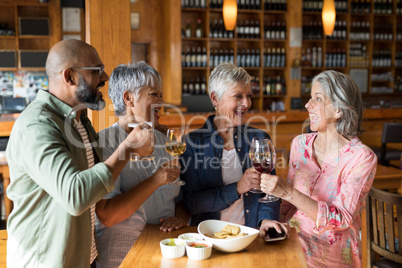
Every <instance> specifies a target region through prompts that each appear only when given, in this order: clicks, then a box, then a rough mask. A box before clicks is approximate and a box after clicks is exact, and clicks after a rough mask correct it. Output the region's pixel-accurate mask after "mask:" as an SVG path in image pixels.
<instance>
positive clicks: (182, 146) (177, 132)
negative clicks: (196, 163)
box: [165, 128, 187, 186]
mask: <svg viewBox="0 0 402 268" xmlns="http://www.w3.org/2000/svg"><path fill="white" fill-rule="evenodd" d="M166 136H167V137H166V144H165V149H166V151H167V152H168V153H169V154H170V155H171V156H173V157H179V156H181V155H182V154H183V153H184V152H185V151H186V148H187V145H186V139H185V134H184V129H182V128H170V129H168V131H167V135H166ZM174 183H177V184H179V185H180V186H182V185H185V184H186V182H185V181H182V180H180V178H177V180H176V181H175V182H174Z"/></svg>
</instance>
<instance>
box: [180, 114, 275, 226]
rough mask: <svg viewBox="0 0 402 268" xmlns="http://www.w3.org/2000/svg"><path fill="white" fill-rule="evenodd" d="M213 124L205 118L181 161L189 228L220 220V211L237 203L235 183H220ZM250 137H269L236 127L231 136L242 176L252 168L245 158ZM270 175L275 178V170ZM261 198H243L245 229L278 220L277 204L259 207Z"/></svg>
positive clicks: (220, 144) (218, 151) (219, 150)
mask: <svg viewBox="0 0 402 268" xmlns="http://www.w3.org/2000/svg"><path fill="white" fill-rule="evenodd" d="M213 120H214V116H210V117H208V119H207V121H206V122H205V124H204V126H203V127H202V128H200V129H198V130H196V131H193V132H191V133H189V134H188V135H187V150H186V151H185V152H184V154H183V155H182V157H181V158H180V161H181V163H180V164H181V168H182V176H181V177H182V179H183V180H184V181H186V185H184V186H183V187H182V188H183V193H184V202H185V204H186V208H187V210H188V211H189V212H190V214H191V215H192V217H191V225H198V224H199V223H200V222H201V221H203V220H207V219H219V214H220V211H221V210H224V209H226V208H228V207H229V206H230V205H231V204H233V203H234V202H235V201H236V200H238V199H240V196H239V195H238V194H237V183H230V184H228V185H224V183H223V179H222V167H221V161H222V155H223V139H222V137H221V136H219V135H218V133H217V131H216V129H215V127H214V125H213ZM253 137H261V138H262V137H266V138H269V135H268V134H267V133H265V132H264V131H262V130H259V129H255V128H252V127H249V126H246V125H243V126H239V127H237V128H236V129H235V132H234V134H233V140H234V145H235V149H236V153H237V156H238V158H239V160H240V163H241V166H242V171H243V173H244V172H245V171H246V169H248V168H250V167H252V164H251V160H250V158H249V157H248V154H249V150H250V144H251V140H252V138H253ZM271 174H275V170H274V171H273V172H271ZM262 196H263V195H262V194H254V193H251V192H247V193H245V194H244V195H243V199H244V217H245V225H247V226H250V227H258V226H259V224H260V223H261V221H262V220H264V219H275V220H277V219H278V218H279V206H280V201H277V202H272V203H266V204H263V203H259V202H258V199H259V198H260V197H262Z"/></svg>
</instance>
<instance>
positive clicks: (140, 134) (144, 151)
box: [125, 123, 154, 157]
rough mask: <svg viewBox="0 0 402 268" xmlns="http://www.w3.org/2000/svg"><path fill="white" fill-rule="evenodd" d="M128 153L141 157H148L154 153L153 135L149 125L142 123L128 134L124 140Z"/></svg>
mask: <svg viewBox="0 0 402 268" xmlns="http://www.w3.org/2000/svg"><path fill="white" fill-rule="evenodd" d="M125 143H126V146H127V147H128V150H129V152H130V153H135V154H136V155H139V156H141V157H143V156H149V155H151V154H152V153H153V151H154V146H153V143H154V134H153V132H152V130H151V128H150V126H149V125H147V124H145V123H142V124H141V125H138V126H136V127H135V128H133V130H132V131H131V132H130V133H129V134H128V136H127V138H126V140H125Z"/></svg>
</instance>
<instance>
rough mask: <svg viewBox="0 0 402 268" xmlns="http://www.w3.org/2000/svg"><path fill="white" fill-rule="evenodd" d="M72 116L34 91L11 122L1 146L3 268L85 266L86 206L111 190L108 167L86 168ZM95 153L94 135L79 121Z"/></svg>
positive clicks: (87, 239)
mask: <svg viewBox="0 0 402 268" xmlns="http://www.w3.org/2000/svg"><path fill="white" fill-rule="evenodd" d="M75 116H76V114H75V112H74V110H73V109H72V108H71V107H70V106H68V105H67V104H66V103H64V102H62V101H61V100H59V99H58V98H56V97H55V96H53V95H52V94H50V93H49V92H47V91H42V90H41V91H39V93H38V95H37V97H36V100H35V101H33V102H32V103H31V104H30V105H29V106H28V107H27V108H26V109H25V111H24V112H22V113H21V115H20V116H19V118H18V119H17V121H16V122H15V124H14V127H13V130H12V132H11V135H10V140H9V143H8V147H7V161H8V164H9V166H10V185H9V187H8V189H7V195H8V197H9V198H10V199H11V200H12V201H13V202H14V209H13V211H12V212H11V214H10V216H9V219H8V222H7V231H8V241H7V265H8V266H9V267H89V265H90V263H89V259H90V254H91V252H90V251H91V215H90V207H91V205H93V204H94V203H96V202H97V201H98V200H100V199H101V198H102V197H103V196H104V195H105V194H106V193H107V192H109V191H111V190H112V189H113V177H112V174H111V172H110V170H109V168H108V167H107V166H106V165H105V164H103V163H98V164H96V165H94V166H93V167H92V168H90V169H88V161H87V156H86V150H85V147H84V146H83V144H82V141H81V138H80V135H79V133H78V130H77V129H76V128H75V127H74V125H73V123H72V120H73V118H75ZM80 120H81V122H82V124H83V125H84V127H85V128H86V130H87V132H88V137H89V140H90V142H92V145H93V147H94V151H95V152H96V154H97V155H99V156H100V155H101V150H100V149H99V148H98V146H97V140H98V136H97V135H96V132H95V130H94V129H93V127H92V125H91V123H90V121H89V119H88V118H87V117H86V115H85V114H84V113H82V115H81V118H80Z"/></svg>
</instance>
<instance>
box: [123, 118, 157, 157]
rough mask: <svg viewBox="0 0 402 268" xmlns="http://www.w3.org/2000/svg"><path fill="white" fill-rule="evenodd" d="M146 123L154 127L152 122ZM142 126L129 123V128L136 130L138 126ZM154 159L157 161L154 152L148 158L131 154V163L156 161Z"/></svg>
mask: <svg viewBox="0 0 402 268" xmlns="http://www.w3.org/2000/svg"><path fill="white" fill-rule="evenodd" d="M144 123H146V124H147V125H149V126H150V127H152V122H144ZM141 124H142V123H129V124H128V126H129V127H132V128H135V127H137V126H139V125H141ZM154 159H155V154H154V152H152V154H151V155H148V156H140V155H138V154H136V153H131V154H130V161H135V162H136V161H151V160H154Z"/></svg>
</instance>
